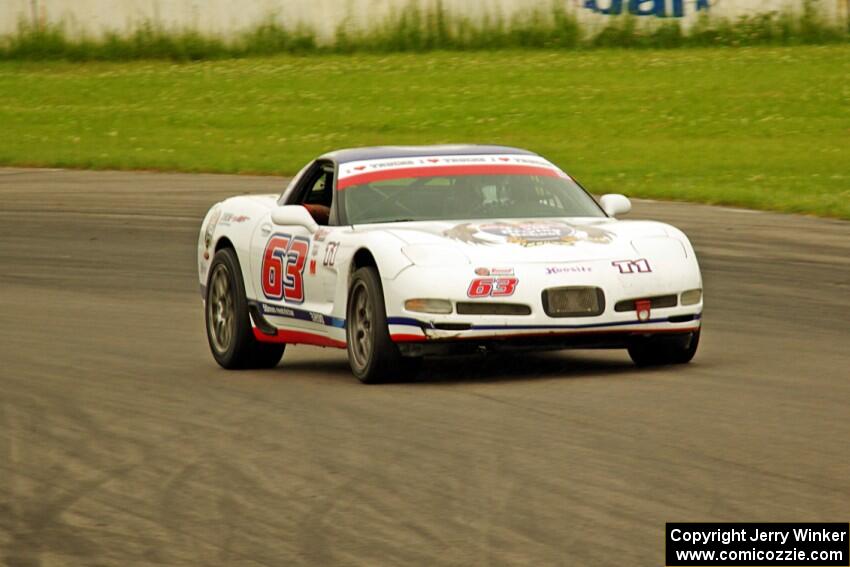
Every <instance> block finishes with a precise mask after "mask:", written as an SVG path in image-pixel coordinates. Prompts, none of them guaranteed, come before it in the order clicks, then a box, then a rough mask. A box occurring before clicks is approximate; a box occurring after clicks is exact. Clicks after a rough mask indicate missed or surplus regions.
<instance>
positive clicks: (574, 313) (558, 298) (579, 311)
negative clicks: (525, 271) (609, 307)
mask: <svg viewBox="0 0 850 567" xmlns="http://www.w3.org/2000/svg"><path fill="white" fill-rule="evenodd" d="M543 310H544V311H545V312H546V315H548V316H549V317H595V316H597V315H601V314H602V312H603V311H605V294H604V293H603V292H602V289H601V288H598V287H586V286H567V287H550V288H549V289H545V290H543Z"/></svg>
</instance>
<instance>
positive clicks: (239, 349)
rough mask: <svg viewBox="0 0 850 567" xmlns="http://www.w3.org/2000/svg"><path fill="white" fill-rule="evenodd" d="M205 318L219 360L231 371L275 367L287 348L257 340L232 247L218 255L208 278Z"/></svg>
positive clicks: (220, 251) (214, 257) (211, 342)
mask: <svg viewBox="0 0 850 567" xmlns="http://www.w3.org/2000/svg"><path fill="white" fill-rule="evenodd" d="M206 292H207V293H206V303H205V305H204V315H205V316H204V319H205V320H206V327H207V341H208V342H209V345H210V351H211V352H212V355H213V358H215V361H216V362H217V363H218V364H219V365H220V366H222V367H223V368H227V369H228V370H241V369H249V368H274V367H275V366H277V364H278V362H280V359H281V357H282V356H283V351H284V349H285V348H286V345H284V344H280V343H262V342H260V341H258V340H257V339H256V338H255V337H254V331H253V329H252V326H251V316H250V314H249V313H248V300H247V299H246V297H245V284H244V282H243V281H242V270H241V269H240V268H239V259H238V258H237V256H236V252H235V251H234V250H233V249H232V248H223V249H221V250H219V251H218V252H216V253H215V256H213V261H212V264H210V271H209V276H208V278H207V289H206Z"/></svg>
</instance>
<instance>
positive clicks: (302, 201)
mask: <svg viewBox="0 0 850 567" xmlns="http://www.w3.org/2000/svg"><path fill="white" fill-rule="evenodd" d="M333 186H334V168H333V165H332V164H330V163H316V164H314V166H313V167H312V168H311V170H310V171H308V172H307V173H306V174H305V175H304V177H303V179H302V180H301V182H300V183H299V187H297V188H296V190H295V191H294V192H293V195H292V198H291V199H290V200H289V203H288V204H290V205H302V206H303V207H304V208H305V209H307V210H308V211H309V212H310V214H311V215H312V217H313V219H314V220H315V221H316V223H317V224H319V225H323V226H324V225H327V224H329V222H330V215H331V207H332V205H333V197H334V196H333Z"/></svg>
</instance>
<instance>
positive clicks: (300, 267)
mask: <svg viewBox="0 0 850 567" xmlns="http://www.w3.org/2000/svg"><path fill="white" fill-rule="evenodd" d="M309 250H310V242H309V241H308V240H307V239H306V238H302V237H300V236H295V237H293V236H291V235H289V234H275V235H273V236H272V237H271V238H270V239H269V241H268V243H266V249H265V252H263V267H262V272H261V274H260V277H261V279H262V283H263V295H265V296H266V297H267V298H269V299H277V300H280V299H283V300H284V301H287V302H291V303H302V302H303V301H304V264H305V263H306V262H307V252H308V251H309Z"/></svg>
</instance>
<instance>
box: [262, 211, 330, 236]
mask: <svg viewBox="0 0 850 567" xmlns="http://www.w3.org/2000/svg"><path fill="white" fill-rule="evenodd" d="M272 222H273V223H275V224H277V225H281V226H303V227H304V228H306V229H307V230H309V231H310V232H311V233H313V232H316V231H317V230H319V225H318V223H316V221H315V220H314V219H313V216H312V215H311V214H310V212H309V211H307V209H305V208H304V207H302V206H301V205H283V206H281V207H277V208H276V209H274V210H273V211H272Z"/></svg>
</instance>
